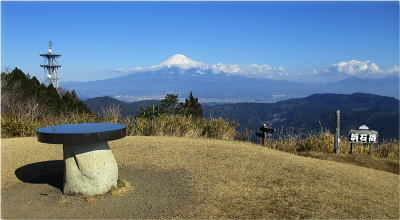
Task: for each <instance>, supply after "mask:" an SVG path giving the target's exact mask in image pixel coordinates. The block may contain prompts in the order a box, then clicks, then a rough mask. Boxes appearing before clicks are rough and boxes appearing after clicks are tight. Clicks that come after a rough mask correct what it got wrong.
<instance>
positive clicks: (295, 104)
mask: <svg viewBox="0 0 400 220" xmlns="http://www.w3.org/2000/svg"><path fill="white" fill-rule="evenodd" d="M336 110H340V111H341V135H344V136H346V135H347V132H348V131H349V130H351V129H357V128H358V127H359V126H360V125H363V124H365V125H367V126H369V128H370V129H373V130H376V131H378V132H379V137H380V138H381V140H382V139H391V138H399V100H397V99H395V98H393V97H386V96H379V95H373V94H366V93H354V94H351V95H348V94H329V93H326V94H314V95H311V96H308V97H305V98H297V99H289V100H286V101H281V102H277V103H236V104H225V105H217V106H211V107H208V106H207V107H206V108H205V109H204V115H205V116H206V117H214V118H216V117H222V118H225V119H229V120H236V121H238V122H239V124H240V127H239V129H241V130H244V129H245V128H247V129H252V130H253V131H254V130H257V129H258V126H260V124H262V123H267V124H269V125H270V126H272V127H273V128H275V129H280V128H284V129H288V128H293V129H294V130H293V132H294V133H297V134H299V133H302V134H306V135H308V134H310V132H313V133H317V132H319V131H320V130H321V126H322V127H323V128H325V129H329V130H330V131H332V132H333V131H334V128H335V127H334V126H335V111H336Z"/></svg>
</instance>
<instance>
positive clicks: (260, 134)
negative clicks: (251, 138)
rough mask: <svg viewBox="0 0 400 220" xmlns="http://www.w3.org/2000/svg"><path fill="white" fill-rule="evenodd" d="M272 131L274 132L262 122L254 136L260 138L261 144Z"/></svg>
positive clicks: (264, 142) (263, 143)
mask: <svg viewBox="0 0 400 220" xmlns="http://www.w3.org/2000/svg"><path fill="white" fill-rule="evenodd" d="M272 133H274V129H273V128H270V127H268V126H267V125H266V124H263V125H262V126H261V127H260V132H256V136H257V137H260V138H261V144H262V145H265V144H266V140H267V137H270V136H272Z"/></svg>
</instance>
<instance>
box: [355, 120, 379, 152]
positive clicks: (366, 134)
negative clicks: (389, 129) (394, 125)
mask: <svg viewBox="0 0 400 220" xmlns="http://www.w3.org/2000/svg"><path fill="white" fill-rule="evenodd" d="M349 141H350V153H353V152H354V144H363V145H365V144H367V145H369V153H372V145H375V150H378V148H379V143H378V132H377V131H374V130H369V128H368V127H367V126H365V125H362V126H360V127H359V128H358V130H350V131H349Z"/></svg>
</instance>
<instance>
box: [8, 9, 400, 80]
mask: <svg viewBox="0 0 400 220" xmlns="http://www.w3.org/2000/svg"><path fill="white" fill-rule="evenodd" d="M1 4H2V7H1V25H2V27H1V46H2V47H1V53H2V57H1V61H2V68H4V67H5V66H9V67H11V68H13V67H19V68H21V69H22V70H23V71H24V72H28V73H30V74H31V75H34V76H37V77H38V78H39V79H42V78H43V71H42V69H41V68H40V67H39V65H40V63H41V62H42V59H41V58H40V57H39V52H46V50H47V43H48V41H49V40H52V41H53V42H54V47H53V50H54V51H55V52H59V53H62V55H63V56H62V58H61V59H60V62H61V64H62V65H63V67H62V74H63V80H64V81H71V80H72V81H86V80H96V79H104V78H112V77H117V76H120V75H121V73H119V72H118V71H116V70H117V69H118V68H133V67H138V66H142V67H143V66H151V65H156V64H159V63H160V62H162V61H163V60H165V59H167V58H168V57H169V56H171V55H173V54H177V53H179V54H184V55H186V56H188V57H190V58H191V59H193V60H195V61H199V62H202V63H206V64H215V63H224V64H239V65H248V64H259V65H261V64H266V65H269V66H272V67H280V66H282V67H284V68H285V70H287V71H289V72H298V73H303V74H306V75H307V74H311V73H312V72H313V71H315V70H318V71H320V72H323V71H331V70H332V71H334V70H333V69H335V71H339V70H338V69H339V67H338V65H336V66H335V64H339V63H340V62H345V63H344V64H343V65H344V66H345V67H349V65H353V64H350V62H349V61H351V60H355V61H359V62H365V61H370V62H369V64H370V65H369V66H368V65H367V67H368V68H370V67H371V68H372V66H373V65H372V66H371V63H373V64H376V65H378V66H379V68H380V70H382V71H383V72H387V71H388V70H389V69H391V68H393V67H394V66H396V65H398V64H399V3H398V2H218V3H216V2H147V3H144V2H1ZM346 65H347V66H346ZM339 66H340V65H339ZM350 67H351V66H350ZM341 71H344V70H343V69H341Z"/></svg>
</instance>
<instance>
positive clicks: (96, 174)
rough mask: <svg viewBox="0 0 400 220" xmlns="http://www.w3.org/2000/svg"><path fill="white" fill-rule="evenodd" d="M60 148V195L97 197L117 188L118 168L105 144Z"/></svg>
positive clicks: (65, 145)
mask: <svg viewBox="0 0 400 220" xmlns="http://www.w3.org/2000/svg"><path fill="white" fill-rule="evenodd" d="M63 147H64V161H65V171H64V188H63V193H64V194H67V195H77V194H82V195H98V194H104V193H106V192H107V191H109V190H110V189H111V188H112V187H116V186H117V180H118V165H117V162H116V161H115V158H114V155H113V154H112V152H111V149H110V147H109V146H108V144H107V142H104V143H94V144H80V145H67V144H64V146H63Z"/></svg>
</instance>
